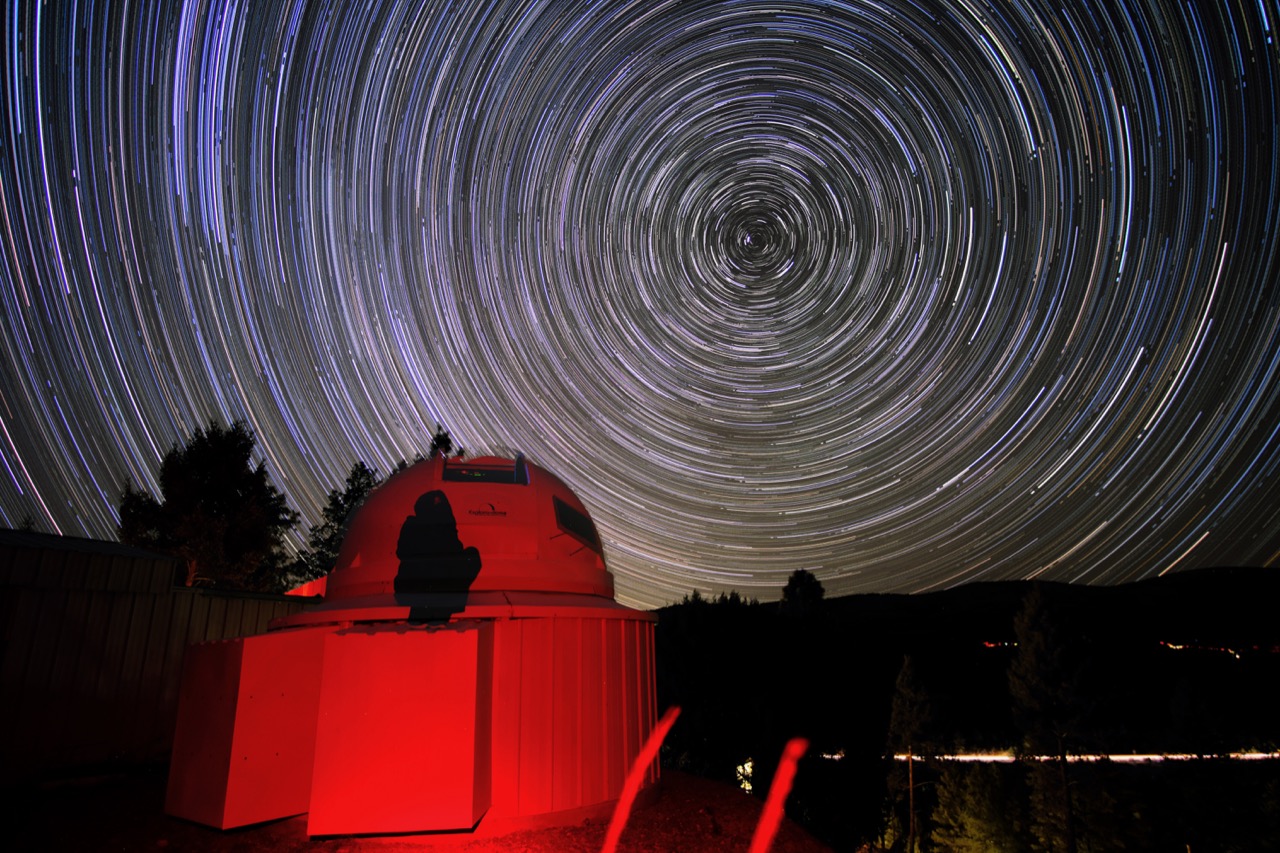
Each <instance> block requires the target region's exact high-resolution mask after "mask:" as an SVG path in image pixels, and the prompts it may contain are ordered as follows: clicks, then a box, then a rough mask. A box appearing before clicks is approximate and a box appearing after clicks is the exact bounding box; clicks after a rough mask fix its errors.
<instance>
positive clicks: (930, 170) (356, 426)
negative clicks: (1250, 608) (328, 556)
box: [0, 0, 1280, 605]
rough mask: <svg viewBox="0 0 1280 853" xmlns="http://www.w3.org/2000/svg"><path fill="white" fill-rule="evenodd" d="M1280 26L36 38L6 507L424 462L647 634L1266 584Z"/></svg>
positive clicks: (1273, 525)
mask: <svg viewBox="0 0 1280 853" xmlns="http://www.w3.org/2000/svg"><path fill="white" fill-rule="evenodd" d="M1278 27H1280V15H1278V13H1277V8H1276V6H1275V4H1274V3H1270V2H1256V3H1255V2H1248V3H1246V2H1237V1H1236V0H1225V2H1223V3H1220V4H1209V6H1207V7H1205V8H1200V4H1184V3H1175V2H1172V1H1171V0H1169V2H1145V3H1141V2H1129V3H1120V4H1118V5H1116V6H1115V8H1113V9H1111V8H1109V9H1105V10H1104V9H1099V8H1096V4H1093V3H1085V2H1074V0H1073V2H1068V3H1066V4H1046V3H1039V2H1029V0H1028V1H1027V2H1001V3H998V4H994V5H989V4H985V3H978V2H948V3H936V4H926V3H909V2H897V0H888V2H878V3H863V2H813V3H791V2H785V0H783V2H751V0H742V2H722V3H699V2H689V0H679V2H664V3H654V2H632V3H621V2H618V3H610V2H597V3H571V2H549V3H512V2H504V3H494V4H491V5H485V4H483V3H445V2H421V3H403V2H395V3H376V2H375V3H369V4H359V5H357V4H345V3H338V4H330V5H325V4H320V3H305V2H296V3H289V4H286V3H269V2H265V0H264V2H255V3H225V4H219V3H194V2H192V3H176V2H143V3H135V4H120V3H106V2H94V0H88V2H82V3H79V4H54V5H52V6H51V5H46V4H16V5H11V6H10V7H9V8H8V9H6V11H5V13H4V21H3V60H4V61H3V67H2V68H0V81H2V85H3V99H4V107H5V109H4V115H3V126H2V127H0V181H2V182H3V183H2V190H3V191H2V194H0V274H2V275H3V290H2V291H0V297H2V299H3V303H2V313H0V317H2V319H3V326H4V333H3V339H2V342H3V352H2V353H0V459H2V460H3V471H0V512H2V518H0V521H3V522H4V523H5V524H8V525H11V526H16V525H18V524H20V523H21V522H22V521H23V520H24V519H30V520H31V521H32V522H33V523H34V525H35V526H36V527H37V529H45V530H48V531H51V532H61V533H64V534H70V535H87V536H94V537H106V538H110V537H111V536H113V535H114V530H115V525H116V521H117V518H116V514H115V508H114V507H115V504H116V502H117V499H118V496H119V494H120V490H121V488H122V486H123V484H124V482H125V481H126V479H129V480H132V481H133V482H134V483H138V484H141V485H143V486H144V487H147V488H149V489H152V490H154V489H155V482H156V474H157V468H158V461H159V459H160V457H161V455H162V454H163V453H164V451H165V450H166V449H167V448H168V447H169V446H170V445H171V444H172V443H173V442H175V441H180V440H181V439H183V438H184V437H185V436H187V435H189V434H190V433H191V432H192V431H193V430H194V429H195V428H196V427H197V426H200V425H202V424H203V423H205V422H206V421H207V420H208V419H209V418H210V417H218V418H221V419H223V420H227V421H229V420H233V419H236V418H243V419H245V420H246V421H247V422H248V424H249V425H250V426H251V427H252V429H253V430H254V431H255V433H256V435H257V438H258V448H259V452H260V453H261V455H262V458H263V459H264V461H265V462H266V465H267V469H268V471H269V473H270V475H271V477H272V478H273V480H274V482H275V483H276V485H277V486H278V487H279V488H281V490H282V491H284V492H285V493H286V494H287V495H288V497H289V499H290V501H291V503H292V505H293V506H295V507H296V508H298V509H299V510H301V511H302V512H303V515H304V518H305V519H308V520H314V519H315V518H316V517H317V515H318V508H319V505H320V503H321V502H322V501H323V499H324V494H325V492H326V491H327V490H328V489H330V488H333V487H335V486H338V485H340V484H341V482H342V480H343V478H344V477H345V474H346V472H347V470H348V469H349V468H350V467H351V465H352V463H353V462H355V461H356V460H363V461H365V462H367V463H369V464H370V465H373V466H376V467H378V468H379V469H381V470H382V471H386V470H388V468H389V467H391V466H392V465H393V464H394V463H395V462H396V461H397V460H399V459H402V458H411V457H412V456H413V455H414V454H415V453H419V452H421V451H423V450H425V448H426V445H427V443H428V442H429V436H430V433H431V432H432V430H433V429H434V426H435V424H436V423H443V424H446V425H447V426H448V427H449V428H450V430H451V431H452V433H453V435H454V436H455V439H456V440H457V441H458V442H459V443H461V444H462V445H464V446H465V447H466V448H467V449H468V450H469V451H471V452H472V453H476V452H485V451H495V452H506V453H512V452H514V451H516V450H522V451H524V452H525V453H527V454H528V455H529V456H530V457H531V458H532V459H535V460H536V461H538V462H539V463H540V464H543V465H545V466H547V467H548V468H550V469H552V470H554V471H556V472H558V473H559V474H561V475H562V477H563V478H564V479H565V480H566V481H567V482H568V483H569V484H570V485H571V486H572V487H573V488H574V489H575V490H576V491H577V492H578V493H579V495H580V496H581V497H582V498H583V500H584V501H585V503H586V504H587V505H588V507H589V508H590V509H591V510H592V512H593V514H594V516H595V518H596V522H597V525H598V527H599V528H600V529H601V533H602V536H603V539H604V541H605V543H606V550H607V555H608V558H609V561H610V565H611V568H612V570H613V572H614V574H615V575H616V577H617V581H618V588H619V592H620V597H621V598H622V599H623V600H624V601H627V602H629V603H633V604H641V605H656V604H661V603H664V602H667V601H671V600H675V599H678V598H679V597H680V596H681V595H682V594H684V593H685V592H688V591H689V590H691V589H700V590H702V591H704V592H707V591H721V590H727V589H731V588H733V589H738V590H740V591H742V592H744V593H746V594H749V595H758V596H760V597H762V598H772V597H775V596H776V595H777V594H778V591H779V590H780V589H781V587H782V586H783V584H784V583H785V579H786V577H787V575H788V574H789V573H790V572H792V571H794V570H795V569H799V568H803V569H809V570H811V571H813V572H814V573H815V574H817V576H818V577H819V578H820V579H821V580H822V582H823V584H824V585H825V587H826V589H827V591H828V593H829V594H848V593H854V592H872V591H908V590H925V589H932V588H938V587H941V586H948V585H954V584H958V583H961V582H965V581H971V580H976V579H997V578H1026V577H1040V578H1047V579H1054V580H1065V581H1079V582H1090V583H1117V582H1123V581H1129V580H1134V579H1138V578H1142V577H1148V576H1152V575H1155V574H1159V573H1162V572H1166V571H1173V570H1180V569H1185V568H1191V567H1196V566H1205V565H1214V564H1242V563H1243V564H1265V565H1274V564H1275V563H1276V562H1277V561H1280V486H1277V482H1276V477H1277V471H1276V468H1277V464H1278V463H1280V435H1278V434H1277V432H1278V430H1280V290H1278V288H1277V275H1278V273H1280V240H1278V239H1277V238H1276V237H1275V236H1273V235H1274V234H1275V233H1276V230H1277V229H1276V225H1277V222H1276V216H1277V213H1276V212H1277V210H1280V185H1278V182H1280V177H1278V170H1277V168H1276V163H1277V162H1280V150H1277V145H1278V144H1280V142H1278V140H1280V49H1278V48H1277V45H1276V43H1275V38H1276V31H1277V28H1278Z"/></svg>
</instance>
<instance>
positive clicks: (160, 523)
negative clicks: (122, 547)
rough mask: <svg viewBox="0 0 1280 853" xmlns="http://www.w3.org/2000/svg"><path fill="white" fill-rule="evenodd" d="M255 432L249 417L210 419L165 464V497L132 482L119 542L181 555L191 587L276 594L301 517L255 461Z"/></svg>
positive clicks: (162, 470)
mask: <svg viewBox="0 0 1280 853" xmlns="http://www.w3.org/2000/svg"><path fill="white" fill-rule="evenodd" d="M253 449H254V436H253V432H252V431H251V430H250V429H249V428H248V426H246V425H245V423H244V422H243V421H236V422H235V423H233V424H232V425H231V426H230V427H225V426H223V425H222V424H221V423H219V422H218V421H216V420H210V421H209V423H208V425H207V426H205V427H204V428H203V429H197V430H196V431H195V434H194V435H193V436H192V437H191V439H190V440H189V441H188V442H187V443H186V444H185V445H183V446H179V445H178V444H176V443H175V444H174V445H173V446H172V447H171V448H170V449H169V451H168V452H167V453H165V455H164V459H163V460H162V461H161V463H160V477H159V482H160V498H159V499H157V498H155V497H153V496H152V495H150V494H148V493H147V492H145V491H142V490H139V489H135V488H134V487H133V484H132V483H130V482H126V483H125V487H124V491H123V493H122V494H121V496H120V506H119V510H120V527H119V531H118V532H119V536H120V541H121V542H124V543H125V544H127V545H135V546H138V547H142V548H150V549H153V550H156V551H160V552H162V553H166V554H173V555H174V556H177V557H181V558H182V560H183V561H184V562H185V563H186V566H187V571H186V583H187V585H188V586H220V587H228V588H234V589H251V590H259V591H275V590H277V589H278V588H279V586H280V576H281V575H282V574H283V569H284V553H283V545H284V537H285V535H286V534H287V533H288V531H289V530H290V529H291V528H292V527H293V525H294V524H295V523H296V522H297V520H298V514H297V513H296V512H294V511H293V510H291V509H289V507H288V505H287V503H286V502H285V497H284V495H282V494H281V493H280V492H279V491H277V490H276V488H275V487H274V486H273V485H271V483H270V481H269V480H268V478H267V471H266V463H264V462H259V463H258V464H257V465H254V464H253V461H252V456H253Z"/></svg>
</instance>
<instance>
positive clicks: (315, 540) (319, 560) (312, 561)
mask: <svg viewBox="0 0 1280 853" xmlns="http://www.w3.org/2000/svg"><path fill="white" fill-rule="evenodd" d="M380 481H381V478H380V477H379V476H378V472H377V471H375V470H374V469H372V468H370V467H369V466H368V465H366V464H365V463H364V462H362V461H357V462H356V463H355V464H354V465H352V466H351V471H350V472H349V473H348V474H347V480H346V483H345V484H344V485H343V487H342V489H340V490H339V489H330V490H329V495H328V499H327V500H326V501H325V505H324V508H323V509H322V510H321V511H320V521H319V522H317V523H316V524H314V525H312V526H311V530H310V532H309V533H308V534H307V548H306V550H304V551H302V552H301V553H299V554H298V557H297V559H296V560H295V561H294V563H293V566H292V567H291V571H290V576H289V586H290V587H293V586H298V585H301V584H304V583H306V582H307V581H311V580H315V579H316V578H319V577H323V576H325V575H327V574H328V573H329V572H330V571H332V569H333V566H334V564H335V563H336V562H337V560H338V550H339V548H341V547H342V539H343V537H344V536H346V533H347V523H348V522H349V521H350V519H351V516H352V514H353V513H355V511H356V510H357V509H358V508H359V507H360V505H361V504H362V503H364V499H365V498H366V497H368V495H369V492H371V491H373V489H374V487H375V486H377V485H378V483H379V482H380Z"/></svg>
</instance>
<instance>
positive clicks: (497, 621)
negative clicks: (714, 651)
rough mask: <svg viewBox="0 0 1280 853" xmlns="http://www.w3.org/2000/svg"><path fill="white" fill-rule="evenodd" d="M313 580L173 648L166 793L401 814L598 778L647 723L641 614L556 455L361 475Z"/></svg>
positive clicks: (370, 819) (648, 692) (243, 821)
mask: <svg viewBox="0 0 1280 853" xmlns="http://www.w3.org/2000/svg"><path fill="white" fill-rule="evenodd" d="M324 586H325V590H324V600H323V602H322V603H320V604H318V605H316V606H314V607H311V608H308V609H306V610H304V611H303V612H301V613H297V614H294V615H292V616H288V617H285V618H282V619H280V620H278V621H277V622H274V623H272V626H271V630H269V631H268V632H267V633H266V634H261V635H258V636H252V637H243V638H240V639H235V640H223V641H218V642H210V643H199V644H195V645H193V646H191V647H190V648H189V649H188V651H187V656H186V662H185V665H184V668H183V676H182V685H181V693H180V696H179V701H178V721H177V728H176V732H175V735H174V744H173V760H172V765H171V769H170V775H169V784H168V791H167V795H166V804H165V809H166V811H167V812H168V813H169V814H171V815H175V816H177V817H181V818H186V819H189V820H193V821H196V822H198V823H203V824H207V825H209V826H214V827H218V828H220V829H227V828H231V827H237V826H244V825H247V824H253V823H259V822H262V821H267V820H274V819H276V818H282V817H288V816H291V815H297V814H302V813H304V812H305V813H307V832H308V834H310V835H345V834H377V833H413V832H430V831H438V830H473V829H477V828H479V827H484V828H485V829H486V830H487V829H495V830H497V829H501V828H504V827H512V828H514V827H518V826H529V825H545V824H552V823H557V822H569V821H577V820H580V819H581V818H582V817H583V816H584V815H586V814H590V813H592V812H594V811H597V810H605V809H608V808H609V807H610V806H611V805H612V803H613V802H614V801H615V800H617V798H618V797H619V795H620V794H621V792H622V787H623V782H624V779H625V777H626V774H627V771H628V769H629V768H630V765H631V763H632V762H633V761H634V760H635V758H636V756H637V754H638V753H639V752H640V748H641V746H642V744H643V742H644V739H645V738H646V736H647V735H648V733H649V731H650V729H651V728H652V727H653V725H654V717H655V712H656V708H655V696H654V661H653V622H654V617H653V616H652V615H651V614H649V613H645V612H642V611H636V610H631V609H629V608H626V607H623V606H622V605H620V604H618V603H617V602H616V601H614V598H613V578H612V576H611V575H610V574H609V572H608V571H607V569H606V568H605V564H604V557H603V551H602V548H601V545H600V540H599V538H598V536H597V534H596V530H595V526H594V525H593V524H592V522H591V518H590V516H589V515H588V513H587V511H586V509H585V507H583V505H582V503H581V502H580V501H579V500H578V498H577V497H576V496H575V495H574V494H573V492H572V491H571V490H570V489H569V488H568V487H567V486H566V485H565V484H564V483H563V482H561V481H560V480H559V479H558V478H557V477H555V476H554V475H553V474H551V473H550V472H548V471H546V470H544V469H542V468H539V467H538V466H536V465H532V464H529V463H528V462H526V461H525V460H524V459H523V458H522V457H517V458H516V459H515V460H511V459H500V458H496V457H483V458H479V459H473V460H466V461H463V460H458V459H449V460H445V459H443V458H435V459H431V460H427V461H424V462H420V463H418V464H416V465H414V466H412V467H410V468H408V469H406V470H404V471H402V472H401V473H399V474H396V475H395V476H393V477H391V478H390V479H388V480H387V481H386V482H385V483H384V484H382V485H381V486H379V487H378V488H377V489H375V490H374V491H373V492H372V493H370V495H369V497H368V499H367V500H366V501H365V503H364V504H363V505H362V506H361V508H360V509H359V510H358V511H357V512H356V514H355V516H354V518H353V519H352V520H351V523H350V526H349V529H348V533H347V536H346V538H345V540H344V541H343V544H342V548H341V552H340V554H339V557H338V562H337V565H336V567H335V568H334V570H333V571H332V572H331V573H330V574H329V575H328V577H327V579H325V583H324ZM649 773H650V777H649V779H648V781H652V774H653V773H654V771H653V769H652V768H651V769H650V771H649Z"/></svg>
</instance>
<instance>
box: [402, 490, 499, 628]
mask: <svg viewBox="0 0 1280 853" xmlns="http://www.w3.org/2000/svg"><path fill="white" fill-rule="evenodd" d="M396 557H397V558H399V560H400V568H399V570H398V571H397V572H396V577H395V593H396V601H397V602H398V603H401V604H407V605H409V608H410V609H409V621H411V622H437V621H446V620H448V618H449V617H450V616H451V615H452V614H454V613H458V612H460V611H461V610H462V609H463V608H465V607H466V604H467V591H468V590H469V589H470V588H471V584H472V583H473V582H474V581H475V579H476V576H477V575H479V574H480V552H479V551H478V550H477V549H476V548H474V547H470V548H467V547H463V544H462V540H461V539H459V538H458V522H457V520H456V519H455V518H454V517H453V507H452V506H450V505H449V498H448V497H447V496H446V495H445V493H444V492H442V491H440V490H439V489H433V490H432V491H429V492H425V493H423V494H422V495H421V496H420V497H419V498H418V500H417V501H416V502H415V503H414V505H413V515H410V516H408V517H407V518H405V520H404V525H403V526H401V528H400V538H399V539H398V540H397V541H396ZM423 594H430V595H431V599H430V600H429V601H427V600H424V599H422V598H420V597H419V596H421V595H423Z"/></svg>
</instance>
